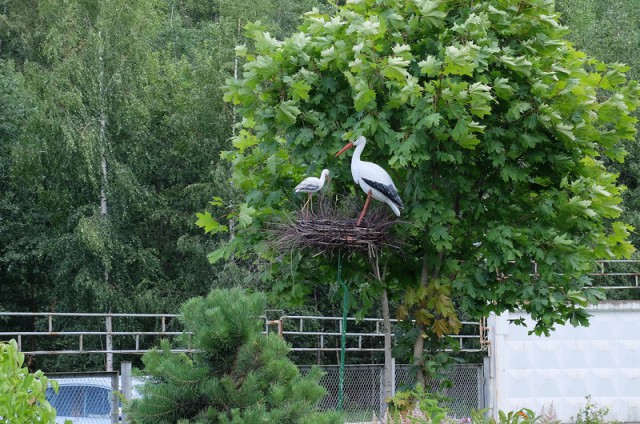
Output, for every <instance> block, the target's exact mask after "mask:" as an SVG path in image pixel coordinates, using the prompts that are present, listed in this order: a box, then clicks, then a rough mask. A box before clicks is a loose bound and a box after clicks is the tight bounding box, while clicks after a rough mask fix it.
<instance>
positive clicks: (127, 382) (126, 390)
mask: <svg viewBox="0 0 640 424" xmlns="http://www.w3.org/2000/svg"><path fill="white" fill-rule="evenodd" d="M120 378H121V379H122V382H121V385H122V395H123V396H124V398H125V400H126V403H129V401H131V397H132V388H131V362H129V361H122V362H121V363H120ZM122 424H127V414H125V413H124V410H123V412H122Z"/></svg>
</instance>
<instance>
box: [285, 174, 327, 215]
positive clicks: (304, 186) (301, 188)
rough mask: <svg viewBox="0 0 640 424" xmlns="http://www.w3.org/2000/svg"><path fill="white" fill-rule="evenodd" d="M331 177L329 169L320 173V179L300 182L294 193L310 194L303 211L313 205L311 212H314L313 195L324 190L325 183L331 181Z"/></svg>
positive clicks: (315, 178) (313, 178)
mask: <svg viewBox="0 0 640 424" xmlns="http://www.w3.org/2000/svg"><path fill="white" fill-rule="evenodd" d="M330 179H331V177H330V176H329V170H328V169H323V170H322V172H321V173H320V178H318V177H307V178H305V179H304V180H302V181H301V182H300V184H298V185H297V186H296V187H295V188H294V189H293V191H295V192H296V193H308V195H309V198H308V199H307V202H306V203H305V204H304V206H303V207H302V210H303V211H304V210H305V209H306V208H307V206H309V204H311V212H313V204H312V203H311V195H312V194H313V193H316V192H318V191H320V190H322V187H323V186H324V182H325V181H326V180H330Z"/></svg>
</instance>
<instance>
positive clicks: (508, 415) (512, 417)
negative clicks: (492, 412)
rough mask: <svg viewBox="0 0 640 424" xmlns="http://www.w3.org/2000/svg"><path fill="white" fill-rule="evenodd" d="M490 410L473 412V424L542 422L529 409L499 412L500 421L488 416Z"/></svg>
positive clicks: (528, 423) (527, 423) (532, 423)
mask: <svg viewBox="0 0 640 424" xmlns="http://www.w3.org/2000/svg"><path fill="white" fill-rule="evenodd" d="M488 410H489V409H488V408H485V409H480V410H476V411H472V412H471V423H473V424H519V423H522V424H534V423H536V422H538V421H539V420H540V417H539V416H536V414H535V413H534V412H533V411H532V410H531V409H527V408H523V409H520V410H518V411H508V412H505V411H498V419H497V420H496V419H495V418H492V417H489V416H487V411H488Z"/></svg>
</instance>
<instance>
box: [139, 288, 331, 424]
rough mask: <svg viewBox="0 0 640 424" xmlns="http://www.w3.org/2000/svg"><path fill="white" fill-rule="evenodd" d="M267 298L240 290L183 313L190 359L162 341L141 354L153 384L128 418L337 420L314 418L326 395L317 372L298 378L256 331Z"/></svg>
mask: <svg viewBox="0 0 640 424" xmlns="http://www.w3.org/2000/svg"><path fill="white" fill-rule="evenodd" d="M265 305H266V303H265V297H264V295H262V294H260V293H254V294H248V293H247V292H245V291H243V290H240V289H231V290H214V291H212V292H211V293H210V294H209V295H208V296H207V297H206V298H193V299H191V300H189V301H188V302H186V303H185V304H184V305H183V308H182V318H181V319H182V321H183V323H184V328H185V330H186V331H190V332H193V335H192V336H185V338H184V340H182V347H191V348H194V349H196V350H197V353H194V354H192V355H187V354H172V353H171V352H170V348H171V347H170V345H169V343H168V341H163V343H162V344H161V347H160V349H156V350H152V351H150V352H148V353H147V354H145V355H144V357H143V361H144V363H145V371H146V372H148V373H149V374H150V375H151V381H150V382H148V383H147V384H145V385H144V387H142V388H141V392H142V394H143V397H142V398H141V399H137V400H134V401H133V402H132V403H131V406H130V414H131V416H132V417H133V418H134V419H135V421H136V422H138V423H174V422H178V421H179V420H184V421H183V422H193V423H200V422H202V423H258V422H274V423H275V422H278V423H309V424H311V423H327V424H328V423H338V422H341V421H340V417H339V416H338V415H336V414H334V413H320V412H318V411H317V410H316V404H317V402H318V401H319V400H321V399H322V397H323V396H324V394H325V390H324V388H322V387H321V386H320V385H319V384H318V380H319V379H320V377H321V372H320V371H319V369H314V370H312V371H311V372H310V373H309V374H307V375H305V376H302V375H301V374H300V372H299V370H298V368H297V366H296V365H295V364H293V362H291V361H290V360H289V359H287V353H288V350H289V349H288V347H287V345H286V344H285V343H284V341H283V340H282V339H280V338H279V337H278V336H277V335H274V334H270V335H263V334H261V330H262V329H261V322H262V321H261V320H260V319H259V316H260V314H262V313H263V311H264V309H265Z"/></svg>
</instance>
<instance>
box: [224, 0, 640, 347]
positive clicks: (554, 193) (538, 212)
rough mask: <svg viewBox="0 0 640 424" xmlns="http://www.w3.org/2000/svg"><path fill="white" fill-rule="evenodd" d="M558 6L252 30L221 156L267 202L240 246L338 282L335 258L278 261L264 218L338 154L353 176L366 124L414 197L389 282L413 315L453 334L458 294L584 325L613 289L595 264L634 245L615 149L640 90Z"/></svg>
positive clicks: (424, 6) (239, 183)
mask: <svg viewBox="0 0 640 424" xmlns="http://www.w3.org/2000/svg"><path fill="white" fill-rule="evenodd" d="M557 19H558V15H557V14H556V13H555V11H554V9H553V2H551V1H548V0H528V1H515V0H513V1H510V0H508V1H498V0H485V1H476V2H456V1H429V2H422V1H420V2H410V1H395V0H393V1H392V0H360V1H354V2H349V3H348V4H346V5H345V6H340V7H337V8H335V9H333V10H331V11H330V13H323V12H321V11H319V10H314V11H311V12H309V13H307V14H305V19H304V21H303V24H302V26H301V27H300V29H299V32H297V33H295V34H293V35H292V36H290V37H288V38H285V39H283V40H277V39H275V38H273V37H272V36H271V35H270V34H269V33H266V32H264V31H263V30H262V28H261V27H260V26H259V25H249V26H247V28H246V31H247V34H248V35H249V36H250V37H251V39H252V41H253V43H252V44H251V45H249V46H243V47H242V48H239V49H238V50H237V53H238V54H239V55H240V56H241V58H243V60H245V61H246V63H245V65H244V68H243V74H242V77H241V78H239V79H237V80H232V79H229V80H228V81H227V87H226V91H227V92H226V95H225V99H226V100H228V101H229V102H231V103H232V104H233V105H235V106H236V107H237V110H238V112H239V113H240V114H241V115H242V117H243V120H242V128H240V130H239V131H238V134H237V136H236V137H235V139H234V146H235V147H236V148H235V149H234V150H231V151H229V152H225V153H223V157H224V158H226V159H228V160H229V161H231V163H232V164H233V180H234V183H235V184H236V187H238V188H239V189H240V190H242V191H243V192H244V193H245V202H246V204H245V205H244V207H245V209H246V208H247V207H248V206H250V207H252V208H254V209H255V212H254V213H253V214H252V215H251V218H252V220H251V223H250V224H248V225H247V227H246V228H245V229H243V230H242V231H238V233H237V234H236V238H235V239H234V242H233V244H232V245H229V246H227V247H226V248H225V249H226V250H224V254H225V255H229V254H231V252H236V253H238V252H252V253H254V254H258V255H260V256H261V257H263V258H265V259H267V260H270V261H272V262H275V266H273V267H270V268H269V269H268V271H267V272H268V273H271V274H267V275H265V276H264V278H267V279H268V278H271V279H273V281H276V280H277V283H275V284H274V290H275V291H276V293H278V294H283V295H284V293H291V291H295V292H297V293H299V295H300V296H301V297H304V296H306V295H307V294H308V290H309V289H308V288H307V289H306V290H305V289H302V290H300V291H298V290H297V286H298V285H299V281H300V280H305V283H306V284H305V287H312V285H313V284H326V281H332V278H331V277H330V274H329V273H328V271H329V270H330V268H323V265H322V264H321V263H319V262H320V261H321V259H318V258H315V259H312V258H305V260H304V261H303V260H300V258H299V256H298V255H297V254H294V255H291V257H289V256H288V255H283V256H282V257H280V258H278V261H274V259H275V258H274V252H271V251H269V250H268V249H267V248H266V247H265V245H264V244H262V241H264V237H265V234H264V232H263V231H261V229H262V228H263V226H264V224H265V222H268V221H270V220H273V219H274V215H278V214H279V213H282V212H284V211H290V210H292V209H293V207H294V203H293V202H291V201H290V200H289V197H290V193H291V190H292V188H293V185H294V184H295V183H296V181H299V180H300V179H301V178H302V177H303V176H304V175H306V174H311V173H313V172H314V171H316V170H319V169H322V168H325V167H326V168H329V169H331V170H332V175H334V176H335V178H334V179H333V182H334V186H335V189H336V191H337V192H338V193H345V192H347V193H348V192H350V191H351V190H353V188H352V184H351V182H350V178H349V171H348V161H340V162H338V161H337V160H336V159H334V157H333V154H334V153H335V152H336V151H337V150H338V149H339V147H340V146H342V145H343V144H344V142H345V141H347V140H353V139H355V138H356V137H357V136H359V135H365V136H367V138H368V139H369V140H370V143H369V145H368V148H367V151H365V153H364V154H365V156H366V157H367V160H371V161H373V162H376V163H379V164H381V165H384V166H385V167H386V168H388V169H390V170H391V173H392V175H393V176H394V180H395V182H396V185H397V186H398V187H399V190H400V195H401V197H402V198H403V199H404V200H405V204H406V208H405V209H404V211H403V214H404V216H403V220H404V221H405V222H407V224H405V225H401V224H400V225H398V226H396V231H397V233H398V235H399V236H400V237H401V238H402V239H403V240H404V241H405V242H406V243H405V245H404V246H403V254H404V255H400V254H398V255H391V256H389V259H388V275H389V276H390V278H387V281H388V282H389V283H388V284H389V285H390V287H391V289H392V292H393V293H395V296H396V297H400V296H402V297H403V298H404V300H405V302H406V305H405V309H406V311H405V313H404V314H403V315H405V316H411V317H413V318H414V319H416V320H417V324H418V325H419V326H423V327H425V328H427V327H428V328H430V330H431V331H433V332H434V333H436V334H438V335H440V336H441V335H444V334H447V333H450V332H455V331H457V329H458V328H459V320H458V318H457V312H456V308H460V309H462V311H464V312H466V313H468V314H469V315H470V316H472V317H480V316H482V315H486V314H488V313H489V312H492V311H493V312H497V313H499V312H501V311H504V310H512V309H515V308H521V309H524V310H525V311H526V312H529V313H530V314H531V316H532V317H533V319H534V321H535V323H536V324H535V327H534V329H533V331H535V333H537V334H541V333H548V332H549V331H551V330H552V329H553V328H554V326H555V325H556V324H564V323H566V322H569V323H571V324H573V325H586V324H587V323H588V315H587V314H586V312H585V311H584V309H583V308H584V306H585V305H586V304H588V303H590V302H594V301H596V300H597V299H598V298H599V297H600V296H601V294H600V293H599V292H598V291H597V290H594V289H591V288H589V285H590V284H591V282H590V279H589V278H588V277H587V276H586V273H588V272H589V271H590V270H591V269H593V266H594V264H595V260H596V259H601V258H613V257H628V256H629V255H630V254H631V253H632V252H633V246H632V245H631V244H630V242H629V241H628V236H629V231H630V230H631V229H632V228H631V227H630V226H628V225H626V224H624V223H622V222H620V221H617V219H618V218H619V217H620V214H621V210H622V209H621V207H620V203H621V201H622V197H621V194H622V192H623V190H624V188H623V187H621V186H619V185H617V183H616V178H617V175H616V174H614V173H610V172H607V170H606V168H605V161H614V162H621V161H622V160H623V158H624V156H625V151H624V149H623V147H622V145H621V142H623V141H624V140H629V141H632V140H634V137H635V124H636V122H637V120H636V118H634V117H633V116H632V115H630V114H631V113H632V112H634V111H635V110H636V108H637V107H638V105H639V104H640V102H639V98H638V94H639V90H638V85H637V83H635V82H627V80H626V72H627V71H628V69H629V68H628V67H626V66H624V65H621V64H617V63H614V64H605V63H602V62H599V61H598V60H596V59H593V58H590V57H588V56H587V55H585V54H584V53H582V52H580V51H577V50H575V49H574V48H573V47H572V46H571V45H570V43H568V42H567V41H565V39H564V37H565V35H566V30H565V28H563V27H562V26H561V25H559V24H558V21H557ZM356 192H358V191H357V190H356ZM217 257H223V256H221V255H218V256H217ZM291 259H293V260H291ZM531 261H535V262H536V263H537V275H534V276H533V277H532V276H531ZM366 266H367V264H366V262H358V261H352V262H351V264H350V268H349V269H348V270H346V272H347V273H350V276H349V277H348V278H346V279H347V280H351V279H353V280H356V281H357V283H352V285H353V286H355V287H354V291H357V292H358V293H359V294H361V295H362V297H363V298H365V299H366V298H369V299H370V298H372V297H373V296H375V293H376V291H375V284H372V282H371V281H367V280H366V279H359V278H360V276H362V275H363V274H364V272H365V271H364V269H365V268H364V267H366ZM306 269H314V272H313V274H311V273H309V272H305V270H306ZM325 269H326V271H325ZM276 277H277V278H276ZM292 289H296V290H292ZM292 300H293V299H292Z"/></svg>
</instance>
